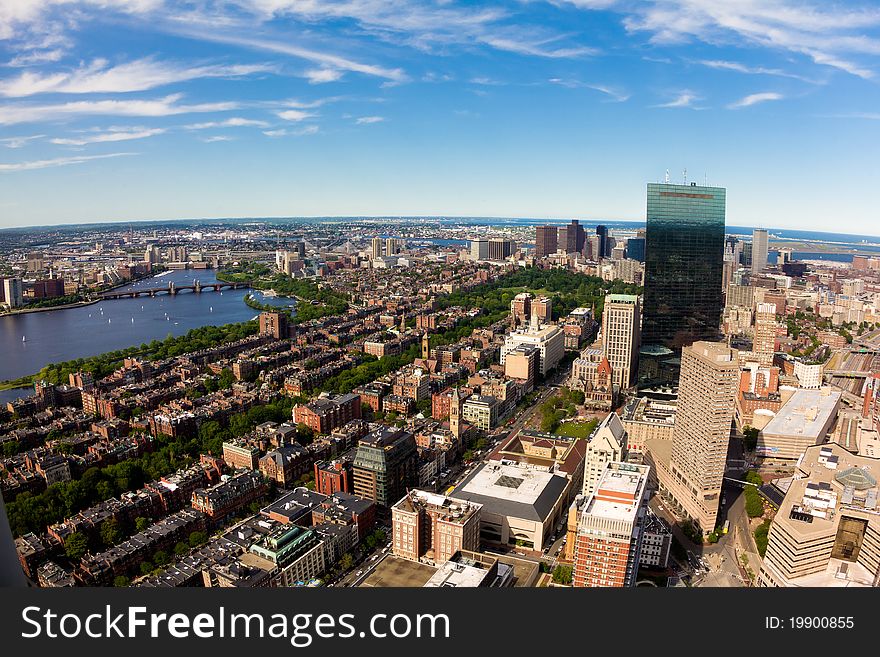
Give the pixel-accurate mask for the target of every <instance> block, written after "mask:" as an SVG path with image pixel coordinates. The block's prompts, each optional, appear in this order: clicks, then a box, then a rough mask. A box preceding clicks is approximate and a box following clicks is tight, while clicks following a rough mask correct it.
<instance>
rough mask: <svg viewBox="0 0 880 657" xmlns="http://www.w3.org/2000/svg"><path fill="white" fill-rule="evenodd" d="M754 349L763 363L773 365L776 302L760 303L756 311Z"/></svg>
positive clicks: (759, 360)
mask: <svg viewBox="0 0 880 657" xmlns="http://www.w3.org/2000/svg"><path fill="white" fill-rule="evenodd" d="M752 351H753V352H755V354H756V355H757V357H758V362H759V363H760V364H761V365H772V364H773V354H775V353H776V304H775V303H759V304H758V307H757V310H756V312H755V339H754V341H753V342H752Z"/></svg>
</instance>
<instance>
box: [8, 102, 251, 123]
mask: <svg viewBox="0 0 880 657" xmlns="http://www.w3.org/2000/svg"><path fill="white" fill-rule="evenodd" d="M182 97H183V95H182V94H172V95H170V96H165V97H164V98H157V99H152V100H81V101H73V102H69V103H57V104H50V105H34V104H31V103H17V104H14V105H0V125H11V124H15V123H38V122H41V121H50V120H55V119H64V118H70V117H76V116H153V117H156V116H172V115H175V114H189V113H196V112H226V111H229V110H234V109H237V108H238V104H237V103H234V102H214V103H198V104H194V105H179V104H178V102H177V101H179V100H180V99H181V98H182Z"/></svg>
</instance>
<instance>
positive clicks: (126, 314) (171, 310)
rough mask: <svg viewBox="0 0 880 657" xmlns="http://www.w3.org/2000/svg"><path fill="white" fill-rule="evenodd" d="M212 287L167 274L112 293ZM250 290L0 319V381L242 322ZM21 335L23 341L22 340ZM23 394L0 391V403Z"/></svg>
mask: <svg viewBox="0 0 880 657" xmlns="http://www.w3.org/2000/svg"><path fill="white" fill-rule="evenodd" d="M195 279H198V280H200V281H201V282H202V283H213V282H216V277H215V272H214V271H213V270H186V271H172V272H169V273H166V274H160V275H158V276H154V277H151V278H147V279H143V280H141V281H138V282H136V283H132V284H129V285H126V286H125V287H122V288H118V290H121V291H124V290H129V289H149V288H159V287H167V286H168V283H169V282H170V281H173V282H174V284H175V285H192V283H193V280H195ZM249 292H250V290H223V291H222V292H211V291H205V292H202V293H201V294H194V293H191V292H188V291H187V292H181V293H179V294H177V295H176V296H173V297H172V296H170V295H168V294H162V295H159V296H155V297H149V296H147V297H139V298H137V299H115V300H108V301H102V302H100V303H96V304H92V305H89V306H82V307H79V308H66V309H64V310H53V311H47V312H39V313H26V314H22V315H9V316H5V317H0V354H2V355H0V380H6V379H16V378H18V377H21V376H25V375H28V374H33V373H35V372H37V371H39V370H40V369H41V368H42V367H44V366H45V365H47V364H49V363H58V362H62V361H66V360H72V359H74V358H85V357H87V356H94V355H97V354H101V353H104V352H107V351H115V350H116V349H123V348H125V347H131V346H134V345H140V344H142V343H145V342H150V341H152V340H163V339H164V338H166V337H167V336H168V335H182V334H184V333H186V332H187V331H189V330H190V329H194V328H198V327H200V326H208V325H221V324H229V323H231V322H243V321H246V320H249V319H251V318H253V317H254V316H256V315H257V314H258V311H256V310H254V309H252V308H249V307H248V306H247V305H246V304H245V303H244V300H243V298H244V296H245V294H248V293H249ZM254 294H255V295H256V299H257V300H258V301H260V302H261V303H269V304H272V305H288V304H289V303H290V299H285V298H280V297H264V296H263V295H262V293H260V292H255V293H254ZM22 336H24V337H25V340H24V341H22ZM25 394H29V393H28V390H21V389H19V390H10V391H0V401H2V402H5V401H7V400H9V399H13V398H16V397H21V396H23V395H25Z"/></svg>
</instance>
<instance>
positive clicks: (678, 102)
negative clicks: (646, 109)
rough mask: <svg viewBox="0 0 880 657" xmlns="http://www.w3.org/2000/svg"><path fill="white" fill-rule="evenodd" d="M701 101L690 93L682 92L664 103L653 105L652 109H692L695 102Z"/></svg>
mask: <svg viewBox="0 0 880 657" xmlns="http://www.w3.org/2000/svg"><path fill="white" fill-rule="evenodd" d="M699 100H702V99H701V98H700V96H698V95H697V94H695V93H694V92H692V91H682V92H681V93H679V94H678V95H677V96H676V97H675V98H673V99H672V100H670V101H669V102H666V103H661V104H659V105H653V107H663V108H675V107H691V108H693V107H694V103H695V102H696V101H699Z"/></svg>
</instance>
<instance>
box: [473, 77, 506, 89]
mask: <svg viewBox="0 0 880 657" xmlns="http://www.w3.org/2000/svg"><path fill="white" fill-rule="evenodd" d="M468 82H470V83H471V84H479V85H483V86H487V87H500V86H503V85H504V83H503V82H502V81H501V80H496V79H494V78H490V77H489V76H487V75H478V76H475V77H472V78H471V79H470V80H468Z"/></svg>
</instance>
